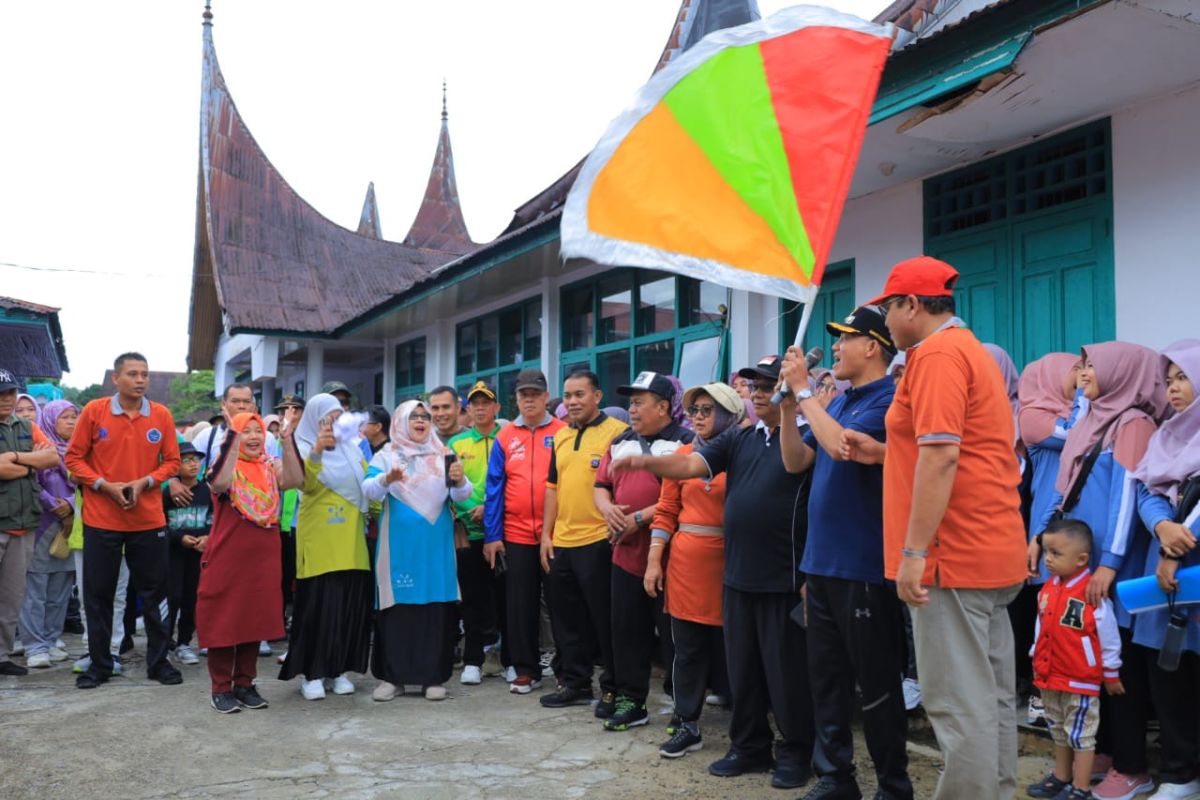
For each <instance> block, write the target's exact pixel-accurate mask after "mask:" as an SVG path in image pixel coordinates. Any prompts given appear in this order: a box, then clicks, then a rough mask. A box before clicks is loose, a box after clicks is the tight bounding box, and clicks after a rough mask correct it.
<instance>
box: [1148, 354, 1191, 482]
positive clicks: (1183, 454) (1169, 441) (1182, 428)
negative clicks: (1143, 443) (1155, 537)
mask: <svg viewBox="0 0 1200 800" xmlns="http://www.w3.org/2000/svg"><path fill="white" fill-rule="evenodd" d="M1172 363H1173V364H1175V365H1176V366H1177V367H1179V369H1181V370H1183V374H1184V375H1186V376H1187V377H1188V380H1190V381H1191V382H1192V389H1193V391H1195V390H1196V389H1197V386H1198V385H1200V340H1197V339H1184V340H1182V341H1179V342H1176V343H1175V344H1173V345H1171V346H1170V347H1168V348H1166V349H1165V350H1163V352H1162V359H1161V362H1160V365H1161V367H1162V371H1163V374H1166V370H1167V366H1168V365H1169V364H1172ZM1197 473H1200V399H1193V400H1192V404H1191V405H1190V406H1188V407H1187V408H1185V409H1184V410H1183V411H1180V412H1179V413H1178V414H1176V415H1175V416H1174V417H1172V418H1171V419H1169V420H1167V421H1166V422H1164V423H1163V424H1162V425H1161V426H1160V427H1159V429H1158V430H1157V431H1155V433H1154V436H1152V437H1151V438H1150V444H1149V446H1148V447H1147V448H1146V455H1145V456H1144V457H1143V458H1142V461H1141V463H1140V464H1138V467H1137V469H1136V470H1134V473H1133V475H1134V477H1135V478H1137V479H1138V480H1139V481H1141V482H1142V483H1143V484H1144V485H1145V486H1146V488H1147V489H1149V490H1150V491H1151V492H1153V493H1154V494H1160V495H1164V496H1166V497H1167V498H1168V499H1169V500H1170V501H1171V502H1172V503H1174V502H1176V501H1178V499H1179V497H1178V495H1179V485H1180V484H1181V483H1183V482H1184V481H1186V480H1187V479H1188V478H1190V477H1192V476H1193V475H1195V474H1197Z"/></svg>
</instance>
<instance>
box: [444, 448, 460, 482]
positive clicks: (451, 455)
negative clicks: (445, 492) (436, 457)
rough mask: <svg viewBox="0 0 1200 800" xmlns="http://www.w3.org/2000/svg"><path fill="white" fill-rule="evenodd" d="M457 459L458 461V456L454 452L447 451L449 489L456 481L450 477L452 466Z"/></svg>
mask: <svg viewBox="0 0 1200 800" xmlns="http://www.w3.org/2000/svg"><path fill="white" fill-rule="evenodd" d="M455 461H458V456H456V455H454V453H446V488H447V489H452V488H454V481H453V480H451V479H450V467H451V466H452V465H453V464H454V462H455Z"/></svg>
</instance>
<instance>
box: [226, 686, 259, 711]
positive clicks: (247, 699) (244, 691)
mask: <svg viewBox="0 0 1200 800" xmlns="http://www.w3.org/2000/svg"><path fill="white" fill-rule="evenodd" d="M213 696H214V697H216V695H213ZM233 697H234V699H236V700H237V701H238V703H239V704H240V705H242V706H244V707H246V708H249V709H251V710H254V709H258V708H266V707H267V701H266V700H264V699H263V696H262V695H261V694H259V693H258V689H257V688H255V687H254V686H235V687H233Z"/></svg>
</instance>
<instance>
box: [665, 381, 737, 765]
mask: <svg viewBox="0 0 1200 800" xmlns="http://www.w3.org/2000/svg"><path fill="white" fill-rule="evenodd" d="M683 405H684V408H685V409H686V412H687V415H688V418H689V420H690V421H691V424H692V430H693V431H695V433H696V440H695V441H694V442H693V443H692V444H690V445H684V446H683V447H681V448H680V449H679V450H678V451H677V452H678V453H680V454H683V453H690V452H692V450H694V449H699V448H701V447H703V446H704V445H705V444H706V443H708V442H710V441H712V440H713V439H715V438H716V437H717V436H718V435H720V434H721V433H722V432H724V431H725V430H727V429H729V428H736V427H737V425H738V423H740V422H741V421H742V418H743V417H744V416H745V413H746V411H745V405H744V404H743V402H742V398H741V397H740V396H739V395H738V393H737V391H736V390H735V389H734V388H733V387H731V386H729V385H728V384H724V383H710V384H707V385H705V386H697V387H694V388H692V389H689V390H688V391H687V392H685V393H684V395H683ZM724 523H725V475H724V474H721V475H718V476H717V477H716V479H714V480H711V481H706V480H703V479H701V478H690V479H688V480H684V481H677V480H671V479H669V478H667V479H664V480H663V484H662V493H661V495H660V496H659V499H658V506H657V510H656V511H655V514H654V522H653V524H652V525H651V536H652V537H653V538H652V539H651V541H650V555H649V559H648V563H647V567H646V577H645V587H646V593H647V594H649V595H650V596H651V597H656V596H657V595H658V592H660V591H662V590H663V585H664V580H663V561H664V560H665V555H666V550H667V548H668V547H670V549H671V558H670V559H669V561H668V563H667V566H666V581H665V584H666V611H667V614H668V615H669V616H670V619H671V638H672V639H673V640H674V642H675V663H674V665H673V666H672V683H673V685H674V698H675V715H674V716H673V717H672V718H671V724H670V725H669V726H668V730H667V732H668V733H670V734H671V739H670V740H669V741H667V742H665V743H664V744H663V745H662V746H661V747H660V748H659V749H658V752H659V755H661V756H663V757H664V758H679V757H680V756H684V755H687V754H688V753H690V752H694V751H696V750H699V749H700V748H701V747H703V746H704V743H703V740H702V739H701V737H700V722H699V720H700V712H701V710H702V709H703V707H704V695H705V691H706V690H707V689H708V688H709V687H714V688H717V689H719V690H724V689H725V687H726V685H727V684H728V678H727V676H726V673H725V644H724V640H723V637H722V630H721V593H722V578H723V575H724V571H725V539H724V535H723V533H724V531H723V526H724Z"/></svg>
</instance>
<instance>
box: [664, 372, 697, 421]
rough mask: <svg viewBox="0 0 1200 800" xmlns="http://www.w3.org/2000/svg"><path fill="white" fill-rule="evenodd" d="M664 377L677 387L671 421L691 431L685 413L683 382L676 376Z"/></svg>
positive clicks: (673, 399) (672, 402)
mask: <svg viewBox="0 0 1200 800" xmlns="http://www.w3.org/2000/svg"><path fill="white" fill-rule="evenodd" d="M663 377H664V378H666V379H667V380H668V381H670V382H671V385H672V386H674V387H675V396H674V397H673V398H672V399H671V419H672V420H674V421H675V424H676V425H682V426H683V427H685V428H687V429H688V430H691V428H692V426H691V425H690V424H688V420H687V414H685V413H684V411H683V382H682V381H681V380H679V378H676V377H675V376H674V375H664V376H663Z"/></svg>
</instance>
